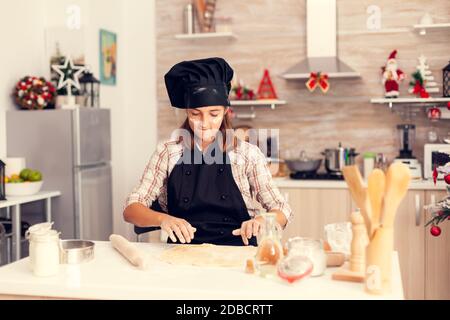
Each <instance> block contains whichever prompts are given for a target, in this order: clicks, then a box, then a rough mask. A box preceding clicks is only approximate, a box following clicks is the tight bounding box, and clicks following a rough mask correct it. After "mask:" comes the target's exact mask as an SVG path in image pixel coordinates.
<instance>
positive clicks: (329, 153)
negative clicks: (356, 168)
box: [322, 143, 359, 176]
mask: <svg viewBox="0 0 450 320" xmlns="http://www.w3.org/2000/svg"><path fill="white" fill-rule="evenodd" d="M322 155H324V156H325V169H326V170H327V172H328V173H329V174H333V175H339V176H340V175H342V169H343V168H344V167H345V166H350V165H354V164H355V158H356V156H357V155H359V153H356V152H355V148H343V147H342V145H341V143H339V147H338V148H334V149H325V151H324V152H322Z"/></svg>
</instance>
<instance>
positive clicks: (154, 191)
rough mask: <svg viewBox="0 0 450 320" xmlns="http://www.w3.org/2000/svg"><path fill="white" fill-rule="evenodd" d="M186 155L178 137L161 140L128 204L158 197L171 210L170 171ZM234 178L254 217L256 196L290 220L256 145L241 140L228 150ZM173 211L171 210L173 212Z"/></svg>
mask: <svg viewBox="0 0 450 320" xmlns="http://www.w3.org/2000/svg"><path fill="white" fill-rule="evenodd" d="M182 154H183V144H182V143H178V142H177V141H175V140H168V141H164V142H160V143H159V144H158V146H157V148H156V151H155V152H154V153H153V155H152V157H151V159H150V161H149V162H148V164H147V166H146V167H145V170H144V173H143V175H142V177H141V179H140V181H139V183H138V184H137V186H136V187H135V188H134V189H133V191H132V192H131V194H130V195H129V196H128V197H127V199H126V202H125V207H127V206H128V205H130V204H132V203H136V202H137V203H141V204H143V205H145V206H147V207H150V206H151V204H152V202H153V201H154V200H156V199H158V202H159V204H160V206H161V208H162V209H163V210H164V212H165V213H169V212H167V181H168V178H169V175H170V172H171V171H172V169H173V168H174V166H175V165H176V164H177V162H178V161H179V159H180V158H181V156H182ZM228 157H229V159H230V164H231V169H232V173H233V178H234V181H235V182H236V185H237V186H238V188H239V190H240V191H241V194H242V197H243V199H244V202H245V205H246V207H247V210H248V214H249V218H251V217H254V216H255V215H256V214H257V212H258V208H257V206H256V203H255V201H254V199H256V200H257V201H258V202H259V204H260V205H261V206H262V207H263V208H264V209H265V210H267V211H270V210H272V209H278V210H280V211H282V212H283V213H284V215H285V216H286V218H287V220H288V223H289V222H290V221H291V219H292V210H291V208H290V206H289V204H288V203H287V202H286V200H285V199H284V197H283V196H282V195H281V193H280V191H279V190H278V188H277V187H276V186H275V185H274V183H273V180H272V175H271V173H270V171H269V168H268V166H267V162H266V158H265V156H264V154H263V153H262V152H261V150H260V149H259V148H258V147H257V146H256V145H253V144H250V143H248V142H244V141H240V140H239V142H238V144H237V146H236V147H235V148H234V149H232V150H229V151H228ZM169 214H170V213H169Z"/></svg>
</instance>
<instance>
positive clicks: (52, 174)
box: [6, 108, 113, 240]
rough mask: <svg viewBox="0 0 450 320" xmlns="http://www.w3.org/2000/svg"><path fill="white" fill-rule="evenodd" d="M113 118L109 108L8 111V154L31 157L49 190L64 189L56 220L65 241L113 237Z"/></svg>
mask: <svg viewBox="0 0 450 320" xmlns="http://www.w3.org/2000/svg"><path fill="white" fill-rule="evenodd" d="M110 118H111V117H110V110H108V109H87V108H82V109H75V110H41V111H8V112H7V115H6V126H7V135H6V138H7V156H8V157H25V158H26V164H27V167H29V168H32V169H37V170H40V171H41V172H42V174H43V181H44V185H43V190H60V191H61V193H62V195H61V197H58V198H55V200H53V205H52V219H53V221H54V222H55V224H54V228H55V229H57V230H58V231H61V233H62V234H61V237H62V238H63V239H71V238H79V239H86V240H108V237H109V235H110V234H111V233H112V220H113V218H112V177H111V174H112V172H111V164H110V161H111V121H110ZM22 211H23V210H22ZM23 214H26V212H23Z"/></svg>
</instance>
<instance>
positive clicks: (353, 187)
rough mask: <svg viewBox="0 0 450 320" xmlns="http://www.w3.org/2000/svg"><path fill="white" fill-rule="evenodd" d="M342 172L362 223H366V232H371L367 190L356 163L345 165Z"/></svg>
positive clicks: (369, 233)
mask: <svg viewBox="0 0 450 320" xmlns="http://www.w3.org/2000/svg"><path fill="white" fill-rule="evenodd" d="M342 173H343V174H344V178H345V181H346V182H347V185H348V187H349V189H350V194H351V195H352V198H353V200H354V201H355V203H356V205H357V206H358V207H359V209H360V210H361V214H362V216H363V218H364V224H365V225H366V230H367V234H368V235H369V238H370V235H371V234H372V226H371V211H372V208H371V206H370V202H369V199H368V197H367V191H366V189H365V188H364V181H363V178H362V176H361V172H360V171H359V168H358V167H357V166H356V165H352V166H345V167H344V168H343V169H342Z"/></svg>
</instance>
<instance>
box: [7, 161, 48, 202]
mask: <svg viewBox="0 0 450 320" xmlns="http://www.w3.org/2000/svg"><path fill="white" fill-rule="evenodd" d="M43 183H44V181H42V173H41V172H39V171H38V170H33V169H29V168H25V169H23V170H22V171H20V173H19V174H12V175H11V176H9V177H5V193H6V196H7V197H8V196H12V197H15V196H31V195H33V194H36V193H38V192H39V191H40V190H41V188H42V185H43Z"/></svg>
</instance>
